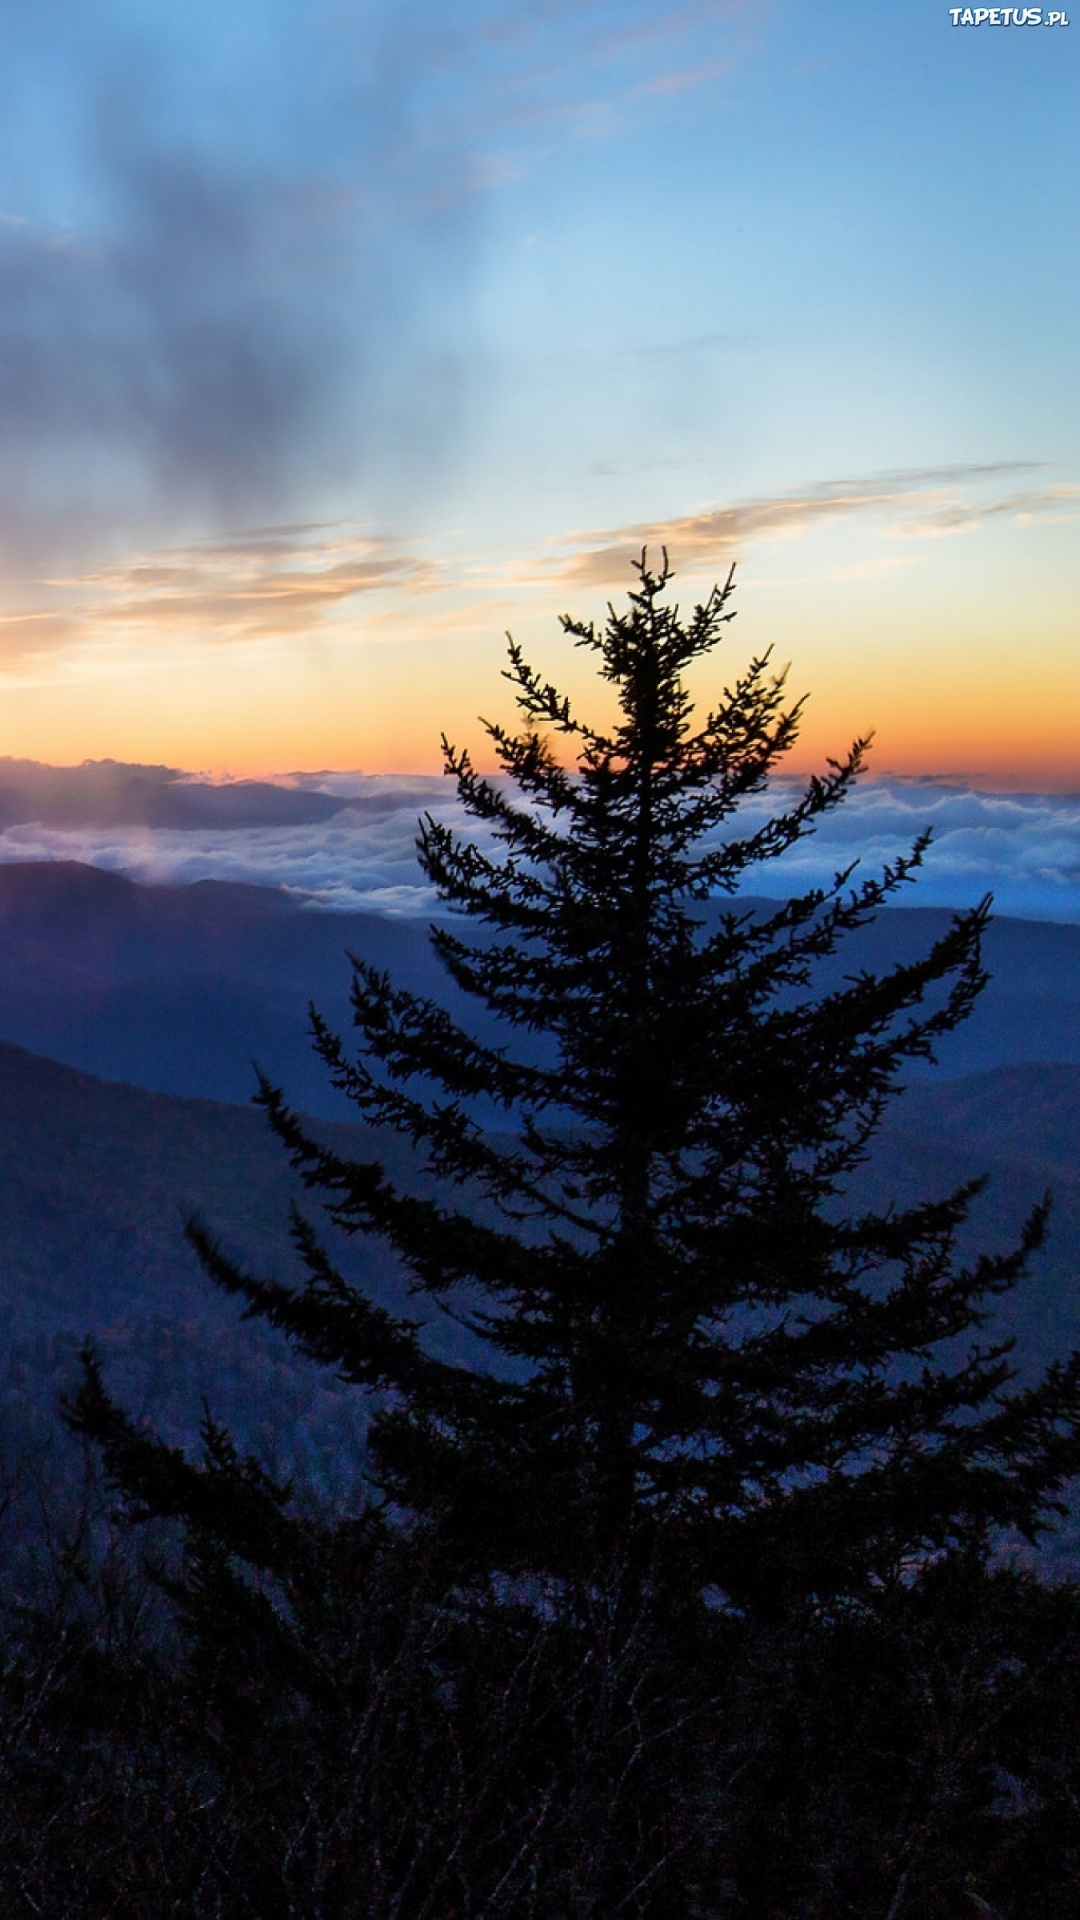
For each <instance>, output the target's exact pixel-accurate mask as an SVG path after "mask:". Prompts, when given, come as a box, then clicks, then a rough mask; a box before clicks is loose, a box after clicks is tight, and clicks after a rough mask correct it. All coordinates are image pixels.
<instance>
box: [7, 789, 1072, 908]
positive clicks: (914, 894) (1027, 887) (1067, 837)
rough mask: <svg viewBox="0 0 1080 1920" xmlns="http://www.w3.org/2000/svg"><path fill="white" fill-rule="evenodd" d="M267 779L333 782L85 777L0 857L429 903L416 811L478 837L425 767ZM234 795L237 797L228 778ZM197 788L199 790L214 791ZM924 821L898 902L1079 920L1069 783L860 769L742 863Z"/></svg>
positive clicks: (334, 896) (878, 840)
mask: <svg viewBox="0 0 1080 1920" xmlns="http://www.w3.org/2000/svg"><path fill="white" fill-rule="evenodd" d="M155 771H156V772H157V773H158V775H159V777H160V779H161V780H162V781H163V782H164V781H167V782H172V781H175V780H176V778H177V775H176V774H175V772H174V771H173V770H171V769H164V768H163V769H158V770H155ZM278 784H279V785H280V787H281V788H282V789H283V790H284V791H285V792H290V793H292V794H293V795H295V799H296V811H297V813H298V814H300V813H303V811H304V802H305V799H306V798H307V797H309V796H310V795H312V794H313V793H320V794H325V795H328V796H333V797H334V798H335V799H337V800H338V801H339V802H340V803H341V804H340V810H338V811H335V812H333V813H332V814H331V815H330V816H329V817H328V818H324V819H316V820H311V819H303V818H300V819H297V820H295V821H289V819H288V818H287V817H286V818H285V819H284V820H282V821H281V822H279V823H278V824H274V825H232V824H230V823H229V818H230V816H229V815H228V814H227V812H226V811H225V810H224V809H222V818H221V823H220V824H214V819H213V809H212V806H211V808H210V813H211V818H210V820H209V822H208V823H207V824H205V825H203V824H200V825H199V826H197V827H194V828H190V829H189V828H184V829H179V828H175V827H171V826H152V825H148V824H144V823H140V822H138V821H134V822H132V821H126V822H124V823H121V824H115V823H113V824H109V823H108V822H106V821H104V820H102V819H101V817H100V809H99V808H97V807H96V806H95V805H91V804H90V800H89V797H90V796H91V794H92V792H94V791H96V789H94V787H93V782H92V781H91V780H90V779H89V777H88V781H87V796H88V801H87V805H86V806H85V808H80V805H79V802H78V797H77V795H76V796H74V797H73V798H72V799H71V802H70V804H69V805H67V806H66V807H65V817H64V818H63V819H62V820H60V821H58V820H57V819H56V818H55V815H54V817H53V819H51V820H50V822H49V823H48V824H43V823H42V822H40V821H34V820H25V819H24V820H22V821H20V822H19V823H18V824H11V825H8V826H7V827H6V828H5V829H4V830H2V831H0V861H3V862H9V861H27V860H81V861H85V862H87V863H88V864H90V865H92V866H97V867H104V868H107V869H109V870H111V871H113V872H118V873H124V874H127V875H129V876H130V877H131V878H132V879H136V880H142V881H147V882H155V883H158V884H164V885H170V886H182V885H185V884H188V883H190V882H192V881H196V880H223V881H242V882H247V883H254V884H257V885H260V886H270V887H281V888H285V889H287V890H288V891H289V892H290V893H292V894H294V895H295V896H297V897H298V898H299V899H300V900H301V902H302V903H303V904H304V905H305V906H307V907H309V908H311V909H312V910H319V909H322V910H329V911H334V910H337V911H364V912H369V913H380V914H387V915H394V916H402V915H404V916H411V915H422V916H426V915H430V914H431V913H432V912H433V911H437V910H438V901H437V899H436V897H435V894H434V892H433V890H432V888H431V887H430V886H429V885H428V884H427V882H426V881H425V879H424V876H423V874H422V873H421V872H420V870H419V867H418V865H417V860H416V836H417V827H418V820H419V818H420V816H421V815H422V814H424V813H428V812H430V813H432V814H433V815H436V816H437V817H438V818H440V819H444V820H449V821H451V822H453V823H454V824H455V825H457V826H458V827H459V828H461V829H462V830H463V831H465V832H468V833H470V834H472V836H473V837H474V838H476V839H478V840H479V841H480V842H481V843H484V842H485V841H486V838H487V836H486V834H485V833H484V832H482V831H479V832H478V831H477V829H476V827H475V825H474V823H472V822H470V821H468V820H467V819H466V817H465V815H464V812H463V810H462V808H461V806H460V804H459V803H458V801H457V799H456V797H455V793H454V789H453V787H452V785H451V784H450V782H448V781H445V780H442V779H440V778H438V777H425V776H405V775H403V776H398V777H392V776H375V775H365V774H362V773H342V774H311V775H295V774H294V775H290V776H288V777H287V778H284V779H282V780H281V781H280V783H278ZM219 791H220V792H222V793H223V794H224V793H225V792H226V791H230V790H228V789H219ZM793 791H794V788H793V786H792V784H790V783H788V782H778V783H777V784H776V786H775V787H774V789H773V792H772V795H771V796H763V797H760V798H758V799H755V800H752V801H749V802H747V803H746V804H745V805H744V806H743V808H742V809H741V810H740V814H739V818H738V831H739V832H740V833H742V832H746V831H748V830H752V828H753V826H754V825H755V824H757V823H759V822H760V821H762V820H763V819H764V818H765V817H766V816H767V815H768V814H769V813H770V812H771V811H774V810H775V809H776V808H777V807H782V806H783V805H785V804H786V803H789V802H790V800H791V798H792V796H793ZM231 795H232V799H233V801H234V802H235V800H236V798H237V795H236V788H235V786H234V787H233V788H232V789H231ZM206 797H207V800H208V802H212V799H213V795H212V793H210V792H208V793H207V796H206ZM233 817H235V806H234V808H233ZM924 827H929V828H930V829H931V830H932V833H933V845H932V847H931V849H930V851H929V853H928V854H927V856H926V860H925V864H924V866H923V869H922V872H921V874H920V876H919V878H918V880H917V881H916V882H915V884H914V885H912V886H910V887H908V888H907V889H905V890H904V892H903V894H902V895H901V896H900V899H901V901H902V903H903V904H904V905H910V906H950V907H960V906H968V905H971V904H973V903H974V902H975V901H977V900H979V899H981V898H982V896H983V895H984V894H986V893H992V894H993V895H994V902H995V907H996V910H997V911H998V912H999V913H1005V914H1013V915H1019V916H1022V917H1027V918H1034V919H1050V920H1064V921H1075V922H1080V796H1078V795H1056V794H1038V793H990V792H979V791H975V790H972V789H968V788H964V787H961V786H954V785H944V784H934V783H931V782H926V781H911V780H901V779H883V780H878V781H867V782H865V783H864V784H863V785H862V786H861V787H859V788H857V789H856V790H855V791H854V792H853V793H852V794H851V795H850V796H849V798H848V800H847V801H846V803H845V804H844V806H843V807H841V808H837V809H836V810H835V811H834V812H833V813H831V814H830V815H829V816H827V818H826V819H825V820H823V821H822V823H821V824H820V825H819V826H818V828H817V830H816V831H815V832H814V833H813V834H811V835H808V836H807V838H806V839H804V840H803V841H802V842H801V843H800V844H799V845H797V846H796V847H794V848H793V849H792V850H791V851H790V852H789V853H788V854H787V855H785V856H784V857H783V859H781V860H778V861H775V862H773V863H771V864H770V865H768V866H765V867H762V868H759V869H757V870H755V871H754V872H753V873H752V874H750V875H748V877H747V887H748V890H749V891H752V892H754V893H757V894H769V895H773V896H783V895H785V894H788V893H793V892H797V891H799V890H801V889H803V888H805V887H808V886H813V885H817V884H819V883H822V882H828V881H829V880H831V878H832V876H833V875H834V874H835V873H836V872H837V871H838V870H840V869H844V868H847V867H848V866H850V865H851V863H852V862H853V861H857V862H858V863H859V867H860V871H861V872H862V873H863V874H868V873H873V872H875V871H876V870H878V869H879V868H880V867H881V866H882V865H883V864H884V863H885V862H886V861H890V860H894V859H895V858H896V856H897V854H899V853H901V852H903V851H904V850H905V849H906V848H907V847H909V846H910V844H911V842H912V840H913V839H914V838H915V836H916V834H918V833H919V832H920V831H921V830H922V829H923V828H924Z"/></svg>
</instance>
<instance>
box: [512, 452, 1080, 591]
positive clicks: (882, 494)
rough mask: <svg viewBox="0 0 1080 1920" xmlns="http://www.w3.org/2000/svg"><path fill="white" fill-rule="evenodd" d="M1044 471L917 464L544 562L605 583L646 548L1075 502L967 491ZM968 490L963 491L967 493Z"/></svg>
mask: <svg viewBox="0 0 1080 1920" xmlns="http://www.w3.org/2000/svg"><path fill="white" fill-rule="evenodd" d="M1040 471H1044V463H1042V462H1040V461H1033V460H1010V461H999V462H994V463H984V464H970V465H954V466H945V467H926V468H911V469H905V470H903V471H896V472H888V473H882V474H872V475H869V476H865V477H863V478H858V479H852V480H824V481H817V482H815V483H813V484H812V485H810V486H807V487H802V488H797V489H793V490H791V491H790V492H785V493H776V494H769V495H763V496H760V497H757V498H752V499H748V500H740V501H736V502H735V503H734V504H732V505H731V506H724V507H710V508H707V509H705V510H703V511H701V512H699V513H690V514H680V515H677V516H675V517H673V518H671V519H667V520H662V521H657V522H652V523H649V522H648V521H637V522H634V523H631V524H629V525H627V526H623V527H605V528H600V529H594V530H592V531H588V532H582V533H579V534H573V535H571V536H569V537H568V538H564V539H563V540H561V541H560V542H559V543H558V545H559V546H561V547H563V548H564V549H565V548H567V547H569V548H570V549H571V552H570V553H569V554H568V555H565V554H564V556H558V557H557V556H555V555H552V556H548V557H545V558H544V559H543V560H541V561H540V562H539V563H538V565H539V571H541V572H542V573H551V572H554V573H557V574H558V575H559V576H560V577H561V578H563V579H570V580H574V581H579V582H582V583H585V584H588V585H598V586H606V585H607V584H609V582H611V581H612V580H621V579H623V578H624V577H625V573H626V565H627V558H628V556H632V555H634V554H637V553H640V551H641V549H642V547H645V546H648V547H651V548H653V549H654V550H655V549H656V548H658V547H661V546H664V547H667V548H668V550H669V551H670V552H671V553H673V554H676V555H677V556H678V558H679V560H680V561H681V562H682V564H683V566H684V567H685V566H687V565H691V564H693V563H694V562H696V561H704V562H708V563H710V564H711V563H714V562H716V561H720V560H723V559H724V558H726V557H728V556H731V555H734V554H736V553H738V552H741V551H745V549H746V548H747V547H748V546H750V545H751V544H753V543H754V542H756V541H758V540H769V539H782V538H794V537H796V536H797V535H799V534H803V533H806V532H809V531H810V530H811V529H813V528H814V527H817V526H820V525H821V524H823V523H824V522H827V521H831V520H840V519H845V518H850V517H851V516H853V515H868V514H871V513H876V514H879V515H880V514H882V513H888V514H890V515H891V516H892V522H891V524H890V526H889V529H888V530H889V531H890V532H903V533H907V534H910V535H917V534H923V535H926V534H933V533H945V532H949V531H959V529H960V528H961V527H963V526H968V525H972V526H974V525H976V524H977V523H978V522H979V521H980V520H984V519H987V518H992V517H994V516H995V515H998V516H1000V515H1012V516H1014V517H1016V518H1021V517H1023V516H1024V515H1028V516H1035V515H1047V514H1050V513H1052V512H1062V511H1066V510H1069V509H1070V508H1071V507H1072V506H1073V505H1074V504H1075V502H1076V501H1077V500H1080V488H1077V487H1073V486H1071V485H1062V486H1054V487H1042V488H1036V489H1031V490H1029V491H1026V492H1018V493H1017V492H1014V493H1011V494H1010V495H1009V496H1008V497H1007V498H1006V499H1003V500H1000V499H999V500H991V501H978V500H974V501H972V500H970V499H964V498H963V497H962V494H963V492H965V491H966V492H970V490H971V489H973V488H976V487H980V486H985V485H987V484H992V483H993V482H995V481H999V480H1002V479H1015V478H1017V477H1018V476H1019V475H1022V474H1034V473H1038V472H1040ZM958 496H960V497H958Z"/></svg>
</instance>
